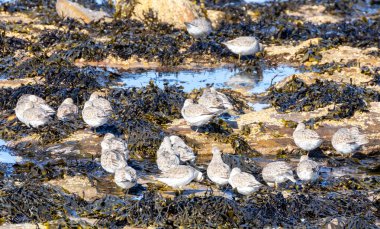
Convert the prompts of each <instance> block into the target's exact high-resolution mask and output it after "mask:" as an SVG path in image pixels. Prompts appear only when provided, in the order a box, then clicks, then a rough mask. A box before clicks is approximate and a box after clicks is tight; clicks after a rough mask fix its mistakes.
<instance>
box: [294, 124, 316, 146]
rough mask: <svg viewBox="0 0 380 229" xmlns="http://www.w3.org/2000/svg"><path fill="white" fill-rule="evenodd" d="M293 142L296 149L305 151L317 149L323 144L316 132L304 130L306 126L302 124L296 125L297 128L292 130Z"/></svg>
mask: <svg viewBox="0 0 380 229" xmlns="http://www.w3.org/2000/svg"><path fill="white" fill-rule="evenodd" d="M293 140H294V143H296V145H297V146H298V147H300V148H301V149H303V150H306V151H312V150H314V149H316V148H318V147H319V146H320V145H321V144H322V142H323V140H322V139H321V137H319V135H318V133H317V132H315V131H314V130H310V129H306V125H305V124H304V123H302V122H300V123H298V125H297V128H296V129H295V130H294V132H293Z"/></svg>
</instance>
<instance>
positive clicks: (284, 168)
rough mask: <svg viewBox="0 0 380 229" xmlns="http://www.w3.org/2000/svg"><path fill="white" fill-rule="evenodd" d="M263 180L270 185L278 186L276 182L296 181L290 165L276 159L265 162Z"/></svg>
mask: <svg viewBox="0 0 380 229" xmlns="http://www.w3.org/2000/svg"><path fill="white" fill-rule="evenodd" d="M262 175H263V179H264V181H265V182H266V183H267V184H268V185H269V186H271V187H276V188H277V187H278V184H280V183H283V182H285V181H287V180H290V181H292V182H296V180H295V179H294V176H293V171H292V167H291V166H290V165H289V164H288V163H286V162H284V161H276V162H271V163H269V164H267V165H266V166H265V167H264V169H263V171H262Z"/></svg>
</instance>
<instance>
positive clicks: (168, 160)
mask: <svg viewBox="0 0 380 229" xmlns="http://www.w3.org/2000/svg"><path fill="white" fill-rule="evenodd" d="M156 163H157V166H158V169H159V170H161V171H163V172H164V171H167V170H169V169H171V168H173V167H176V166H178V165H179V163H180V160H179V157H178V156H177V155H176V154H175V152H174V151H173V149H172V144H171V141H170V138H169V137H165V138H164V140H163V141H162V143H161V145H160V148H159V149H158V150H157V155H156Z"/></svg>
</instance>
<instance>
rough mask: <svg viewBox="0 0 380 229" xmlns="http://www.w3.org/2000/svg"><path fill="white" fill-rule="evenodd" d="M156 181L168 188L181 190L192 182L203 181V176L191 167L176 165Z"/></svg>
mask: <svg viewBox="0 0 380 229" xmlns="http://www.w3.org/2000/svg"><path fill="white" fill-rule="evenodd" d="M157 180H158V181H161V182H163V183H165V184H167V185H169V186H170V187H173V188H181V187H183V186H185V185H187V184H189V183H190V182H191V181H192V180H197V181H201V180H203V175H202V173H201V172H199V171H198V170H196V169H194V168H193V167H191V166H187V165H178V166H176V167H173V168H170V169H169V170H167V171H165V172H163V173H162V174H161V175H160V177H158V178H157Z"/></svg>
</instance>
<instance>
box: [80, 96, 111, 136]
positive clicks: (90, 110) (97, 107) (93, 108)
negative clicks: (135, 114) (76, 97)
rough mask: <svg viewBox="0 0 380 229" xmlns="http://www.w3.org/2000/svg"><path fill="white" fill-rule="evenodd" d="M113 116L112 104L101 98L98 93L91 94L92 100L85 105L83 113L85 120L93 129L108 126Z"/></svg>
mask: <svg viewBox="0 0 380 229" xmlns="http://www.w3.org/2000/svg"><path fill="white" fill-rule="evenodd" d="M111 115H112V106H111V103H110V102H109V101H108V100H106V99H104V98H102V97H100V94H99V93H97V92H94V93H92V94H91V96H90V99H89V100H88V101H87V102H86V103H85V104H84V108H83V111H82V117H83V120H84V121H85V123H87V125H89V126H90V127H93V128H96V127H99V126H102V125H104V124H106V123H107V122H108V119H109V117H110V116H111Z"/></svg>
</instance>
